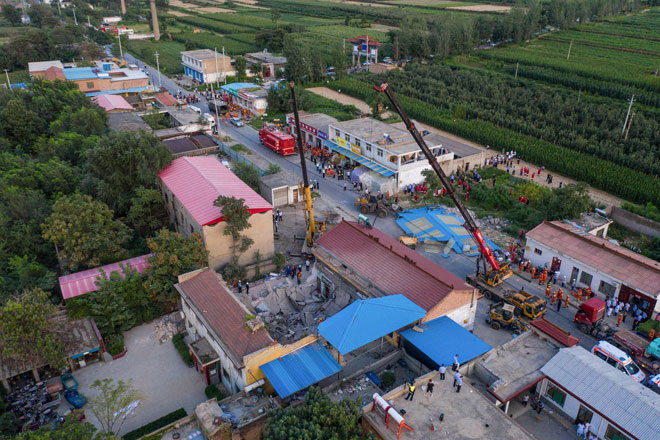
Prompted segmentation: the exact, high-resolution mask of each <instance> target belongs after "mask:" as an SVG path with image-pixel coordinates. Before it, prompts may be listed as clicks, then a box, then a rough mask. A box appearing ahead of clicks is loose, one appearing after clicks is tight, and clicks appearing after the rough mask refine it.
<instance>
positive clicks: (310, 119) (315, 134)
mask: <svg viewBox="0 0 660 440" xmlns="http://www.w3.org/2000/svg"><path fill="white" fill-rule="evenodd" d="M298 119H299V120H300V131H301V133H300V134H301V135H302V138H303V142H304V143H305V144H306V145H311V146H313V147H321V145H322V144H323V142H324V141H327V140H328V132H329V131H330V130H329V127H330V124H338V123H339V121H338V120H337V119H335V118H333V117H332V116H328V115H325V114H323V113H307V112H306V111H304V110H303V111H301V112H299V114H298ZM286 122H287V123H288V124H289V127H291V130H290V131H291V135H292V136H293V137H296V136H297V133H296V130H295V129H294V127H295V123H296V121H295V118H294V117H293V113H289V114H288V115H286Z"/></svg>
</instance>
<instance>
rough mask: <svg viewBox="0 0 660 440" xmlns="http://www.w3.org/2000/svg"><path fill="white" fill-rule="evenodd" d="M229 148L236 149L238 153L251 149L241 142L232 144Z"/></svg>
mask: <svg viewBox="0 0 660 440" xmlns="http://www.w3.org/2000/svg"><path fill="white" fill-rule="evenodd" d="M229 148H231V149H232V150H234V151H235V152H237V153H247V152H248V151H249V150H248V149H247V148H246V147H245V145H241V144H236V145H232V146H231V147H229Z"/></svg>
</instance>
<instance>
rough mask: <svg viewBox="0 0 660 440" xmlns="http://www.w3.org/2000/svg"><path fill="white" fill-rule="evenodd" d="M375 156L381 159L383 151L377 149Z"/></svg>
mask: <svg viewBox="0 0 660 440" xmlns="http://www.w3.org/2000/svg"><path fill="white" fill-rule="evenodd" d="M376 154H377V155H378V157H383V150H381V149H380V148H378V149H377V150H376Z"/></svg>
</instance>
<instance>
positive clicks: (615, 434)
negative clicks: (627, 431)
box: [605, 425, 630, 440]
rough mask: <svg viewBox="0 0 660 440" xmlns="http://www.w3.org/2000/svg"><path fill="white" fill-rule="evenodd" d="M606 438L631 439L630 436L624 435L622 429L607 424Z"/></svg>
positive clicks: (610, 439)
mask: <svg viewBox="0 0 660 440" xmlns="http://www.w3.org/2000/svg"><path fill="white" fill-rule="evenodd" d="M605 438H606V439H607V440H630V437H628V436H627V435H624V434H623V433H622V432H621V431H619V430H618V429H616V428H615V427H614V426H612V425H607V430H606V431H605Z"/></svg>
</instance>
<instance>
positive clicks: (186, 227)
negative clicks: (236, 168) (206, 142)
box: [159, 156, 275, 269]
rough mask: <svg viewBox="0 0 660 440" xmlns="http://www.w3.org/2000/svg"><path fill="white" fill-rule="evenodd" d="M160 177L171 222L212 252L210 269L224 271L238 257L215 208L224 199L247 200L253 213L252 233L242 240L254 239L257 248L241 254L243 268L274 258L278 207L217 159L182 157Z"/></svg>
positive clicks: (223, 220) (218, 211) (224, 224)
mask: <svg viewBox="0 0 660 440" xmlns="http://www.w3.org/2000/svg"><path fill="white" fill-rule="evenodd" d="M159 176H160V180H161V191H162V193H163V200H164V202H165V207H166V209H167V211H168V213H169V216H170V221H171V222H172V223H173V224H174V226H175V228H176V230H177V231H178V232H179V233H180V234H182V235H183V236H190V235H191V234H193V233H198V234H200V235H201V237H202V240H203V241H204V245H205V246H206V250H207V251H208V252H209V267H211V268H213V269H220V268H222V267H224V266H225V265H226V264H227V263H229V262H230V261H231V259H232V258H233V256H234V255H235V254H238V253H237V252H236V251H235V249H234V246H236V244H235V243H233V240H232V237H231V236H230V235H225V234H224V230H225V227H226V222H225V219H224V217H223V215H222V208H220V207H219V206H215V205H214V202H215V201H216V200H217V199H218V197H220V196H221V195H222V196H226V197H235V198H236V199H243V201H244V204H245V206H246V207H247V209H248V211H249V213H250V219H249V222H250V227H249V228H248V229H246V230H244V231H242V232H241V235H243V236H245V237H248V238H250V239H252V241H253V244H252V245H251V246H250V247H249V248H248V250H247V251H245V252H243V253H242V254H239V258H238V264H240V265H242V266H248V265H251V264H254V263H257V262H258V260H260V261H261V262H264V263H265V262H268V261H270V260H271V259H272V258H273V255H274V254H275V244H274V237H273V217H272V211H273V207H272V206H271V204H270V203H268V202H267V201H266V200H264V199H263V198H262V197H261V196H260V195H259V194H257V193H256V192H255V191H254V190H253V189H252V188H250V187H249V186H248V185H247V184H246V183H244V182H243V181H242V180H241V179H239V178H238V177H237V176H236V175H235V174H234V173H232V172H231V170H230V169H229V168H227V167H225V166H224V165H223V164H222V163H220V161H219V160H218V159H217V158H216V157H213V156H197V157H180V158H178V159H174V160H173V161H172V163H171V164H170V165H169V166H168V167H167V168H165V169H164V170H162V171H161V172H160V174H159ZM257 251H259V252H258V253H259V256H257V255H256V254H257Z"/></svg>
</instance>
